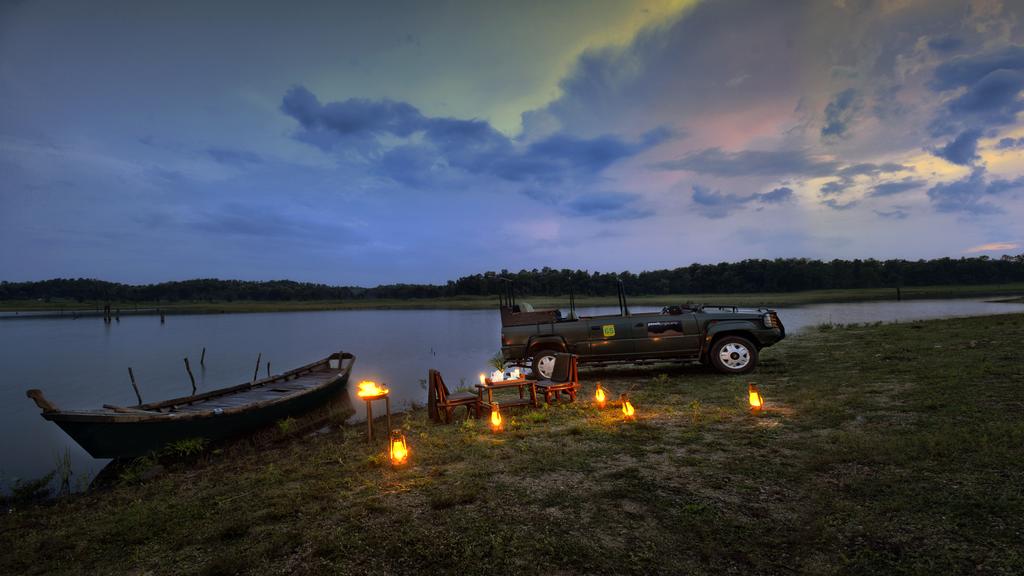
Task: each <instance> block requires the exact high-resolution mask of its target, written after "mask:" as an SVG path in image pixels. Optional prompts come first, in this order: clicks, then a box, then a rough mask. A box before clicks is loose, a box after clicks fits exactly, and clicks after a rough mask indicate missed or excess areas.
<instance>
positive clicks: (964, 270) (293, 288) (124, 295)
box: [0, 254, 1024, 302]
mask: <svg viewBox="0 0 1024 576" xmlns="http://www.w3.org/2000/svg"><path fill="white" fill-rule="evenodd" d="M503 277H504V278H509V279H512V280H514V281H515V285H516V292H517V293H518V294H524V295H532V296H561V295H564V294H568V293H569V290H570V288H571V289H572V290H573V291H574V292H575V293H576V294H579V295H586V296H610V295H614V294H615V284H616V283H617V282H618V281H619V280H621V281H622V282H623V284H624V285H625V287H626V290H627V292H628V293H629V294H631V295H658V294H701V293H703V294H715V293H737V292H748V293H749V292H796V291H800V290H823V289H847V288H886V287H890V288H891V287H899V286H932V285H957V284H961V285H962V284H998V283H1007V282H1024V254H1020V255H1017V256H1003V257H1001V258H999V259H993V258H989V257H986V256H981V257H978V258H959V259H952V258H939V259H935V260H917V261H909V260H873V259H869V260H831V261H829V262H823V261H821V260H808V259H806V258H786V259H783V258H777V259H775V260H744V261H742V262H723V263H720V264H691V265H689V266H686V267H684V268H675V269H672V270H652V271H649V272H640V273H639V274H634V273H632V272H618V273H615V272H604V273H602V272H588V271H586V270H567V269H563V270H554V269H551V268H543V269H541V270H537V269H534V270H520V271H519V272H509V271H508V270H502V271H500V272H485V273H483V274H474V275H472V276H464V277H462V278H459V279H458V280H451V281H449V282H448V283H447V284H444V285H434V284H388V285H382V286H377V287H375V288H360V287H356V286H328V285H326V284H313V283H307V282H293V281H290V280H273V281H266V282H256V281H244V280H216V279H198V280H185V281H181V282H162V283H160V284H146V285H139V286H133V285H129V284H120V283H115V282H105V281H103V280H91V279H84V278H78V279H70V278H68V279H54V280H43V281H39V282H6V281H4V282H0V300H40V299H41V300H69V301H77V302H84V301H93V302H94V301H120V302H179V301H193V302H195V301H235V300H274V301H282V300H349V299H385V298H389V299H390V298H397V299H408V298H438V297H453V296H487V295H497V294H498V293H499V291H500V290H501V281H500V278H503Z"/></svg>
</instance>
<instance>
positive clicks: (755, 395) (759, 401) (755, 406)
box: [747, 382, 764, 412]
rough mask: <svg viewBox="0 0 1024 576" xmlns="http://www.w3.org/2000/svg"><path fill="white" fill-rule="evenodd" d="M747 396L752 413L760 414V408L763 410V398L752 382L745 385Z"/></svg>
mask: <svg viewBox="0 0 1024 576" xmlns="http://www.w3.org/2000/svg"><path fill="white" fill-rule="evenodd" d="M747 396H749V398H750V409H751V410H752V411H753V412H760V411H761V408H764V398H763V397H762V396H761V392H760V391H758V389H757V386H756V385H755V384H754V383H753V382H751V383H750V384H747Z"/></svg>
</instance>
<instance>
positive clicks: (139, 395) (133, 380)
mask: <svg viewBox="0 0 1024 576" xmlns="http://www.w3.org/2000/svg"><path fill="white" fill-rule="evenodd" d="M128 377H129V378H131V379H132V388H133V389H134V390H135V397H136V398H138V399H139V404H140V405H141V404H142V394H139V385H138V384H136V383H135V372H132V367H131V366H129V367H128Z"/></svg>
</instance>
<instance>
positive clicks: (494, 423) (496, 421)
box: [491, 402, 504, 432]
mask: <svg viewBox="0 0 1024 576" xmlns="http://www.w3.org/2000/svg"><path fill="white" fill-rule="evenodd" d="M503 426H504V424H503V423H502V420H501V412H500V411H499V407H498V403H497V402H495V403H494V404H491V430H493V431H495V432H501V429H502V427H503Z"/></svg>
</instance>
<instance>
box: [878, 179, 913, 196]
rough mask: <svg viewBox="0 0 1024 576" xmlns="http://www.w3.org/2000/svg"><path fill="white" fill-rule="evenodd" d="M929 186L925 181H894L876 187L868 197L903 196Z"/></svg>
mask: <svg viewBox="0 0 1024 576" xmlns="http://www.w3.org/2000/svg"><path fill="white" fill-rule="evenodd" d="M925 184H927V182H925V181H924V180H915V179H913V178H910V177H907V178H904V179H903V180H894V181H892V182H883V183H881V184H878V185H876V186H874V187H873V188H872V189H871V191H870V192H868V196H892V195H894V194H901V193H903V192H907V191H910V190H915V189H917V188H920V187H922V186H924V185H925Z"/></svg>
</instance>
